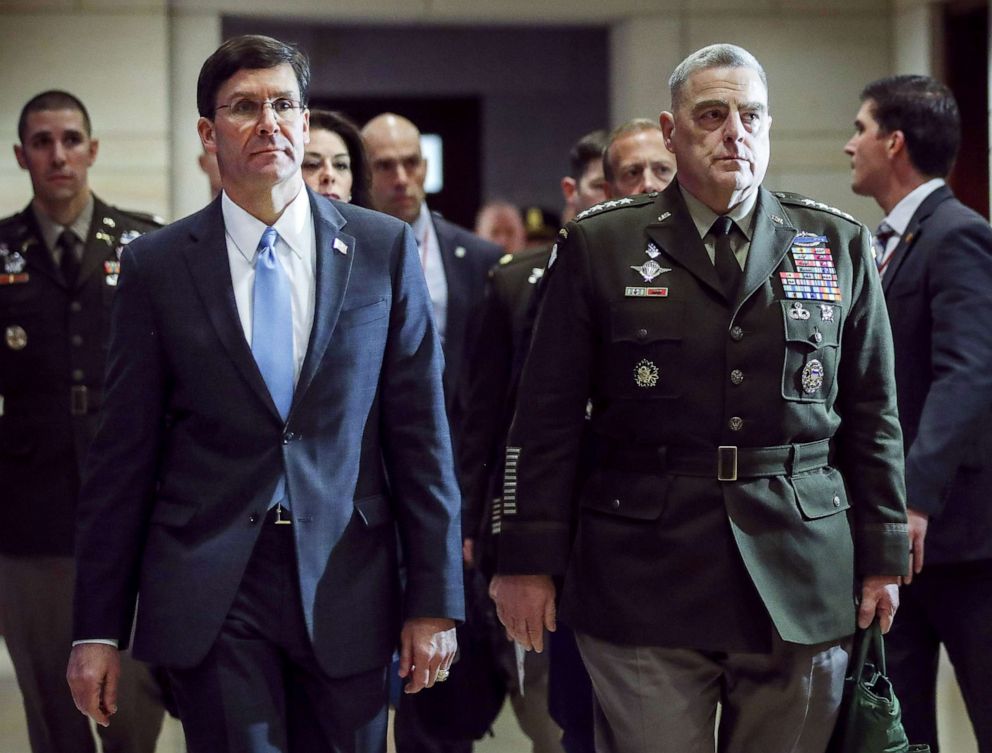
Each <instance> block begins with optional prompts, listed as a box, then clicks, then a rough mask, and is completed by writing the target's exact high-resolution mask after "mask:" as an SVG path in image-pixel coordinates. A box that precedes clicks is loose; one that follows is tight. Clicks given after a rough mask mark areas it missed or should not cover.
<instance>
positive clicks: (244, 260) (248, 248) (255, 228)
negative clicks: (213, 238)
mask: <svg viewBox="0 0 992 753" xmlns="http://www.w3.org/2000/svg"><path fill="white" fill-rule="evenodd" d="M221 211H222V212H223V214H224V229H225V231H226V233H225V236H226V240H227V258H228V262H229V263H230V265H231V282H232V283H233V285H234V300H235V303H237V306H238V318H240V319H241V328H242V329H243V330H244V333H245V339H246V340H247V341H248V344H249V345H251V333H252V314H253V312H252V290H253V288H254V285H255V259H256V257H257V256H258V242H259V241H260V240H261V238H262V232H263V231H264V230H265V228H266V225H265V223H263V222H262V221H261V220H259V219H256V218H255V217H253V216H252V215H250V214H249V213H248V212H246V211H245V210H244V209H242V208H241V207H239V206H238V205H237V204H235V203H234V202H233V201H232V200H231V199H230V197H229V196H228V195H227V193H222V194H221ZM272 227H274V228H275V230H276V232H277V233H278V234H279V240H278V241H276V248H275V251H276V256H277V257H278V258H279V263H280V264H282V268H283V269H284V270H285V271H286V276H287V277H288V278H289V285H290V290H291V291H292V293H291V295H292V306H293V365H294V369H293V379H294V381H295V380H297V379H299V377H300V369H301V368H302V366H303V358H304V357H305V356H306V354H307V346H308V345H309V343H310V330H311V328H312V327H313V312H314V302H315V300H316V285H317V283H316V280H317V236H316V233H315V232H314V228H313V216H312V215H311V210H310V197H309V195H308V194H307V192H306V191H305V190H303V189H300V192H299V193H298V194H297V195H296V198H295V199H293V201H291V202H290V204H289V206H287V207H286V209H285V210H284V211H283V213H282V216H281V217H280V218H279V219H278V220H276V223H275V224H274V225H273V226H272Z"/></svg>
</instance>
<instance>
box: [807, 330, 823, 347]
mask: <svg viewBox="0 0 992 753" xmlns="http://www.w3.org/2000/svg"><path fill="white" fill-rule="evenodd" d="M810 337H812V338H813V342H815V343H816V344H817V345H819V344H820V343H822V342H823V334H822V333H821V332H820V329H819V328H818V327H813V334H812V335H810Z"/></svg>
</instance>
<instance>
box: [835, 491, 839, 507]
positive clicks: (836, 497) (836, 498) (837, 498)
mask: <svg viewBox="0 0 992 753" xmlns="http://www.w3.org/2000/svg"><path fill="white" fill-rule="evenodd" d="M834 507H840V497H838V496H837V495H836V494H835V495H834Z"/></svg>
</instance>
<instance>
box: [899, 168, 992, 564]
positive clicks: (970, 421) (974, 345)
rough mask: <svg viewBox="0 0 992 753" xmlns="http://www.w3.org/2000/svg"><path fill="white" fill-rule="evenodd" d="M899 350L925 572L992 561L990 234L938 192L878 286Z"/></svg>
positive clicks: (910, 500)
mask: <svg viewBox="0 0 992 753" xmlns="http://www.w3.org/2000/svg"><path fill="white" fill-rule="evenodd" d="M882 287H883V289H884V291H885V299H886V303H887V305H888V309H889V317H890V320H891V322H892V337H893V341H894V344H895V359H896V360H895V366H896V385H897V388H898V399H899V418H900V421H901V423H902V427H903V436H904V440H905V444H906V493H907V505H908V506H909V507H910V508H913V509H915V510H918V511H920V512H925V513H928V514H929V515H930V516H931V520H930V525H929V529H928V531H927V539H926V558H925V562H926V564H928V565H934V564H939V563H946V562H964V561H968V560H975V559H984V558H988V557H992V437H990V430H989V419H990V412H992V230H990V228H989V224H988V223H987V222H986V221H985V220H984V219H983V218H982V217H981V216H979V215H978V214H976V213H975V212H973V211H972V210H970V209H968V208H967V207H965V206H964V205H963V204H962V203H961V202H960V201H958V200H957V199H956V198H954V194H952V193H951V190H950V189H949V188H947V187H946V186H945V187H942V188H939V189H937V190H936V191H934V192H933V193H932V194H930V196H928V197H927V198H926V199H925V200H924V201H923V203H922V204H921V205H920V207H919V208H918V209H917V210H916V213H915V214H914V215H913V217H912V219H911V220H910V223H909V226H908V227H907V228H906V232H905V233H904V234H903V236H902V239H901V240H900V242H899V245H898V246H897V247H896V249H895V251H894V252H893V256H892V261H890V262H889V268H888V270H887V271H886V273H885V277H884V278H883V280H882Z"/></svg>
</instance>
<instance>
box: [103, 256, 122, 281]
mask: <svg viewBox="0 0 992 753" xmlns="http://www.w3.org/2000/svg"><path fill="white" fill-rule="evenodd" d="M120 273H121V263H120V262H119V261H105V262H104V263H103V274H104V277H103V280H104V282H106V283H107V284H108V285H110V286H111V287H116V286H117V279H118V277H119V276H120Z"/></svg>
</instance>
